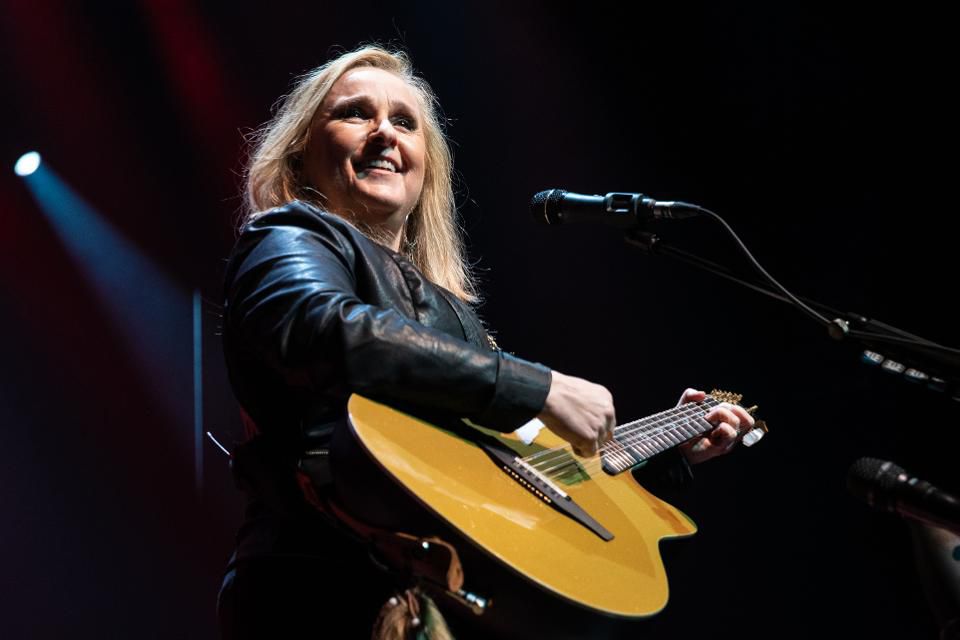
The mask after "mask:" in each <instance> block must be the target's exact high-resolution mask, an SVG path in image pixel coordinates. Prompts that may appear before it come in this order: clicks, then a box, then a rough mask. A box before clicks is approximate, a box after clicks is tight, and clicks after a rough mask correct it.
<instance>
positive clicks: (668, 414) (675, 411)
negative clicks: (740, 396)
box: [523, 396, 719, 466]
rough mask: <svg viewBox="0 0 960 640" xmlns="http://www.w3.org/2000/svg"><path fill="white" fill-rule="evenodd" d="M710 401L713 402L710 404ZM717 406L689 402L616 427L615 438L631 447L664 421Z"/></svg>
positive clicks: (707, 400) (529, 461)
mask: <svg viewBox="0 0 960 640" xmlns="http://www.w3.org/2000/svg"><path fill="white" fill-rule="evenodd" d="M710 401H713V402H710ZM717 404H719V402H718V401H717V400H716V399H715V398H713V397H711V396H707V398H705V399H704V400H703V401H701V402H689V403H686V404H684V405H681V406H679V407H673V408H671V409H666V410H665V411H661V412H659V413H655V414H652V415H649V416H647V417H645V418H640V419H639V420H634V421H632V422H627V423H624V424H622V425H620V426H617V427H614V430H613V431H614V437H615V438H616V439H617V440H619V444H621V445H627V446H630V445H632V444H634V443H635V442H637V441H638V440H637V439H638V438H641V437H642V436H643V435H644V434H645V433H647V432H649V433H650V434H651V435H656V433H659V432H660V431H662V428H661V429H659V430H658V431H657V432H656V433H655V432H653V429H654V428H656V427H663V426H668V425H669V424H670V423H669V422H666V423H665V422H664V420H668V421H669V420H671V419H672V418H674V417H676V416H682V417H686V416H689V415H690V411H694V410H695V409H697V408H701V407H703V406H710V407H711V408H712V407H713V406H716V405H717ZM624 429H627V430H628V431H626V432H625V433H622V434H620V435H619V436H617V432H618V431H623V430H624ZM635 434H636V435H635ZM611 442H614V441H611ZM607 444H609V443H605V444H604V445H603V446H602V447H601V448H600V449H599V450H598V453H599V452H601V451H604V448H603V447H605V446H606V445H607ZM561 448H562V447H561ZM559 450H560V449H545V450H544V451H541V452H538V453H535V454H532V455H530V456H527V457H526V458H523V460H524V462H527V463H528V464H529V463H531V462H532V461H533V460H536V459H537V458H539V457H541V456H544V455H549V454H550V453H552V452H554V451H559ZM534 466H535V465H534Z"/></svg>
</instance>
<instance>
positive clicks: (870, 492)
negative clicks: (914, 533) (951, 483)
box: [847, 458, 960, 535]
mask: <svg viewBox="0 0 960 640" xmlns="http://www.w3.org/2000/svg"><path fill="white" fill-rule="evenodd" d="M847 489H849V491H850V493H852V494H853V495H855V496H856V497H857V498H860V499H861V500H863V501H864V502H866V503H867V504H868V505H870V506H871V507H873V508H875V509H878V510H880V511H889V512H891V513H896V514H899V515H901V516H903V517H904V518H909V519H911V520H919V521H920V522H924V523H926V524H929V525H932V526H934V527H939V528H941V529H947V530H948V531H952V532H953V533H956V534H958V535H960V500H957V498H955V497H953V496H952V495H950V494H949V493H946V492H945V491H941V490H940V489H937V488H936V487H934V486H933V485H932V484H930V483H929V482H926V481H924V480H920V479H919V478H916V477H913V476H910V475H907V472H906V471H904V470H903V469H901V468H900V467H898V466H897V465H895V464H894V463H892V462H887V461H885V460H877V459H876V458H860V459H859V460H857V461H856V462H854V463H853V465H851V467H850V470H849V471H848V472H847Z"/></svg>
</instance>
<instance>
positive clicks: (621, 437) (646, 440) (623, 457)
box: [603, 396, 720, 474]
mask: <svg viewBox="0 0 960 640" xmlns="http://www.w3.org/2000/svg"><path fill="white" fill-rule="evenodd" d="M719 404H720V401H719V400H717V399H716V398H713V397H712V396H707V397H706V398H705V399H704V400H703V401H702V402H690V403H687V404H682V405H680V406H679V407H674V408H673V409H667V410H666V411H661V412H660V413H655V414H653V415H651V416H647V417H646V418H640V419H639V420H635V421H633V422H628V423H626V424H623V425H620V426H619V427H617V428H616V429H615V430H614V436H613V440H614V441H613V442H612V443H608V445H607V447H606V450H605V451H604V453H603V467H604V469H605V470H606V471H607V472H608V473H614V474H616V473H621V472H623V471H626V470H628V469H630V468H632V467H634V466H636V465H637V464H640V463H641V462H644V461H646V460H649V459H650V458H652V457H654V456H655V455H657V454H660V453H663V452H664V451H667V450H668V449H672V448H674V447H677V446H679V445H681V444H683V443H684V442H688V441H690V440H693V439H694V438H697V437H699V436H702V435H703V434H705V433H707V432H708V431H710V430H712V429H713V428H714V425H712V424H710V423H709V422H707V421H706V420H705V419H704V416H705V415H706V414H707V412H708V411H710V410H711V409H713V408H714V407H716V406H717V405H719Z"/></svg>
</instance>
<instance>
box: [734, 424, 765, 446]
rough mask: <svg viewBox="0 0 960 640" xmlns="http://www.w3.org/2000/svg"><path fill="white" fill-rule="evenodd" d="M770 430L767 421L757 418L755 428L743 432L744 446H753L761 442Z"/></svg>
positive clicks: (742, 440)
mask: <svg viewBox="0 0 960 640" xmlns="http://www.w3.org/2000/svg"><path fill="white" fill-rule="evenodd" d="M768 431H769V429H768V428H767V423H766V422H764V421H763V420H757V421H756V422H755V423H754V424H753V428H752V429H750V431H747V432H746V433H745V434H743V438H742V439H741V442H743V444H744V446H746V447H752V446H753V445H755V444H757V443H758V442H760V440H761V439H762V438H763V436H765V435H767V432H768Z"/></svg>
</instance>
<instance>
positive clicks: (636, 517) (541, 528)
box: [348, 391, 767, 618]
mask: <svg viewBox="0 0 960 640" xmlns="http://www.w3.org/2000/svg"><path fill="white" fill-rule="evenodd" d="M740 400H741V396H739V395H737V394H732V393H726V392H719V391H713V392H711V394H709V395H708V396H707V397H706V399H705V400H703V401H702V402H696V403H687V404H683V405H680V406H678V407H675V408H672V409H668V410H666V411H662V412H660V413H656V414H654V415H651V416H648V417H646V418H642V419H640V420H635V421H633V422H630V423H627V424H624V425H621V426H619V427H617V428H616V430H615V433H614V437H613V440H612V441H610V442H608V443H607V444H606V445H604V447H602V449H601V452H600V453H599V455H597V456H594V457H592V458H581V457H579V456H577V455H576V454H574V453H573V451H572V450H571V448H570V446H569V445H568V444H567V443H566V442H564V441H563V440H561V439H560V438H558V437H557V436H556V435H554V434H553V433H551V432H550V431H548V430H547V429H541V428H538V426H537V423H536V422H535V423H531V424H528V425H526V426H525V427H523V428H521V429H519V430H518V431H516V432H514V433H510V434H503V433H499V432H496V431H493V430H490V429H485V428H483V427H479V426H477V425H470V426H464V428H457V427H451V426H450V425H445V426H438V425H434V424H430V423H427V422H425V421H423V420H420V419H418V418H415V417H412V416H410V415H408V414H405V413H402V412H400V411H397V410H395V409H392V408H390V407H387V406H385V405H382V404H379V403H376V402H374V401H371V400H368V399H366V398H363V397H360V396H356V395H355V396H353V397H352V398H351V399H350V402H349V405H348V410H349V416H350V422H351V426H352V429H353V431H354V434H355V436H356V438H357V440H358V441H359V442H360V444H361V445H362V447H363V448H364V449H365V450H366V452H367V453H368V454H369V456H370V457H372V458H373V460H374V461H375V462H376V463H377V464H378V465H379V466H380V467H381V468H382V469H383V470H384V471H385V472H386V474H387V475H388V476H389V477H391V478H392V479H393V480H395V481H396V482H397V483H399V484H400V485H401V486H402V487H403V488H404V489H406V491H407V492H408V493H410V494H412V495H413V496H414V497H415V498H416V499H417V500H418V501H419V502H420V503H422V505H423V506H424V507H426V508H427V509H428V510H429V511H430V512H432V514H434V515H435V516H438V517H439V518H441V519H442V520H443V521H445V522H446V523H447V524H448V525H450V526H452V527H453V528H454V529H456V530H457V531H458V532H459V533H460V534H462V535H463V536H464V537H465V538H467V539H468V540H470V541H471V542H472V543H474V544H475V545H476V546H478V547H479V548H480V549H482V550H483V551H485V552H486V554H487V555H489V556H490V557H492V558H494V559H495V560H497V561H499V562H501V563H503V564H504V565H506V566H507V567H509V568H511V569H513V571H514V572H515V573H517V574H519V575H520V576H522V577H524V578H525V579H526V580H529V581H530V582H532V583H534V584H536V585H538V586H539V587H541V588H542V589H545V590H547V591H548V592H550V593H552V594H554V595H556V596H558V597H560V598H563V599H565V600H567V601H569V602H572V603H574V604H577V605H580V606H581V607H585V608H587V609H588V610H593V611H596V612H600V613H603V614H606V615H609V616H615V617H624V618H644V617H647V616H651V615H653V614H656V613H657V612H659V611H660V610H661V609H663V607H664V606H665V605H666V602H667V596H668V587H667V577H666V572H665V570H664V565H663V561H662V559H661V557H660V553H659V543H660V540H662V539H665V538H674V537H684V536H690V535H692V534H694V533H695V532H696V530H697V527H696V525H695V524H694V523H693V521H692V520H691V519H690V518H688V517H687V516H686V515H685V514H684V513H682V512H681V511H680V510H678V509H676V508H675V507H673V506H671V505H670V504H668V503H666V502H664V501H662V500H660V499H659V498H657V497H655V496H654V495H652V494H651V493H649V492H648V491H646V490H645V489H644V488H643V487H642V486H641V485H640V484H639V483H638V482H637V481H636V480H635V479H634V477H633V475H632V474H631V473H630V472H631V471H632V470H633V469H635V468H636V467H638V466H639V465H643V464H645V463H646V461H648V460H649V459H650V458H652V457H653V456H656V455H658V454H660V453H662V452H664V451H666V450H668V449H671V448H673V447H676V446H678V445H680V444H683V443H684V442H687V441H688V440H691V439H693V438H697V437H699V436H702V435H704V434H705V433H707V432H709V431H710V430H712V429H713V428H714V426H713V425H711V424H710V423H708V422H707V421H706V420H704V415H705V414H706V413H707V412H708V411H710V410H711V409H712V408H713V407H716V406H717V405H719V404H721V403H722V402H728V403H731V404H739V403H740ZM461 426H463V425H462V423H461ZM540 426H541V427H542V425H540ZM766 430H767V427H766V425H765V424H764V423H763V422H762V421H760V420H757V421H756V423H755V425H754V426H753V427H752V428H751V429H750V430H747V431H745V432H741V434H740V436H739V437H740V438H742V440H743V442H744V444H747V445H751V444H753V443H755V442H756V441H758V440H759V439H760V438H761V437H762V436H763V434H764V433H765V432H766Z"/></svg>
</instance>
